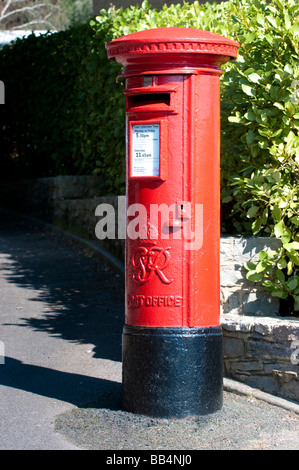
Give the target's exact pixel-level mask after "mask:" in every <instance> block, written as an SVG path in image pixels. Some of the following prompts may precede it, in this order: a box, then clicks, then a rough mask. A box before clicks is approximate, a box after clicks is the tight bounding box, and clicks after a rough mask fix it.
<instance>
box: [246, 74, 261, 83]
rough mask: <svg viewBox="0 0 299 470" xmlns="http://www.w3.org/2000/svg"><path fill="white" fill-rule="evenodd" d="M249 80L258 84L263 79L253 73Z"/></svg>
mask: <svg viewBox="0 0 299 470" xmlns="http://www.w3.org/2000/svg"><path fill="white" fill-rule="evenodd" d="M247 78H248V80H249V81H250V82H253V83H258V82H259V81H260V79H261V77H260V76H259V74H258V73H251V74H250V75H248V76H247Z"/></svg>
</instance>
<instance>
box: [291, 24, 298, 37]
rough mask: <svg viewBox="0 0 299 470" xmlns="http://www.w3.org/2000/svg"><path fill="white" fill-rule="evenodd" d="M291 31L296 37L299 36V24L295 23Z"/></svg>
mask: <svg viewBox="0 0 299 470" xmlns="http://www.w3.org/2000/svg"><path fill="white" fill-rule="evenodd" d="M291 30H292V31H293V33H294V35H295V36H298V35H299V23H295V24H293V25H292V27H291Z"/></svg>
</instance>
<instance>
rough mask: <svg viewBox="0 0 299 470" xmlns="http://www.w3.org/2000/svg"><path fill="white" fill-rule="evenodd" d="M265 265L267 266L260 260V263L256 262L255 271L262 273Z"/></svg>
mask: <svg viewBox="0 0 299 470" xmlns="http://www.w3.org/2000/svg"><path fill="white" fill-rule="evenodd" d="M267 266H268V265H267V263H265V262H263V261H261V262H260V263H258V264H257V265H256V268H255V270H256V272H257V273H262V272H263V271H265V269H266V268H267Z"/></svg>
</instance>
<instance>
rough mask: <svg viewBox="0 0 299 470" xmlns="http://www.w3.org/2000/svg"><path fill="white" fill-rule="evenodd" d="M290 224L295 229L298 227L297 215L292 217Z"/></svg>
mask: <svg viewBox="0 0 299 470" xmlns="http://www.w3.org/2000/svg"><path fill="white" fill-rule="evenodd" d="M290 222H292V224H294V225H295V226H296V227H299V215H294V217H292V218H291V219H290Z"/></svg>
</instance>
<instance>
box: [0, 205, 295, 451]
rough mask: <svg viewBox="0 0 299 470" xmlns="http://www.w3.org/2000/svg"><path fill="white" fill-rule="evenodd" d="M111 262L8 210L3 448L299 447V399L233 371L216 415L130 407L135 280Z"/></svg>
mask: <svg viewBox="0 0 299 470" xmlns="http://www.w3.org/2000/svg"><path fill="white" fill-rule="evenodd" d="M111 262H112V264H113V259H111V258H110V259H109V256H108V258H106V259H104V258H103V257H102V256H100V255H99V253H98V252H97V250H93V249H92V248H91V247H90V246H88V245H86V244H84V243H81V241H79V240H78V239H76V238H74V237H72V236H68V235H67V234H65V233H64V232H63V231H59V230H57V229H54V228H51V227H50V226H49V225H47V224H44V223H42V222H39V221H36V220H34V219H30V218H26V217H23V216H21V215H19V214H17V213H15V212H9V211H7V210H4V209H0V295H1V297H0V325H1V327H0V400H1V407H0V449H1V450H79V449H80V450H91V449H92V450H106V451H110V450H111V451H112V450H115V451H118V450H128V451H132V452H133V451H138V450H149V451H158V450H159V451H163V450H165V451H166V450H184V451H188V450H189V451H190V450H192V451H194V450H249V449H250V450H251V449H253V450H263V449H264V450H271V449H275V450H280V449H285V450H291V449H292V450H299V405H298V404H295V403H291V402H289V401H287V400H279V399H277V398H276V397H273V396H271V395H268V394H263V393H261V392H259V391H258V390H253V389H251V388H250V387H246V386H243V385H241V384H238V383H236V382H234V381H230V380H228V379H225V391H224V404H223V409H222V410H220V411H218V412H217V413H214V414H213V415H208V416H203V417H195V416H191V417H188V418H184V419H156V418H150V417H145V416H137V415H133V414H131V413H128V412H125V411H123V410H122V409H121V332H122V326H123V321H124V305H123V300H124V282H123V277H122V276H121V275H120V274H119V271H118V270H116V269H115V266H114V267H112V266H111ZM116 267H117V266H116ZM1 353H2V356H1ZM3 353H4V354H3Z"/></svg>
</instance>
